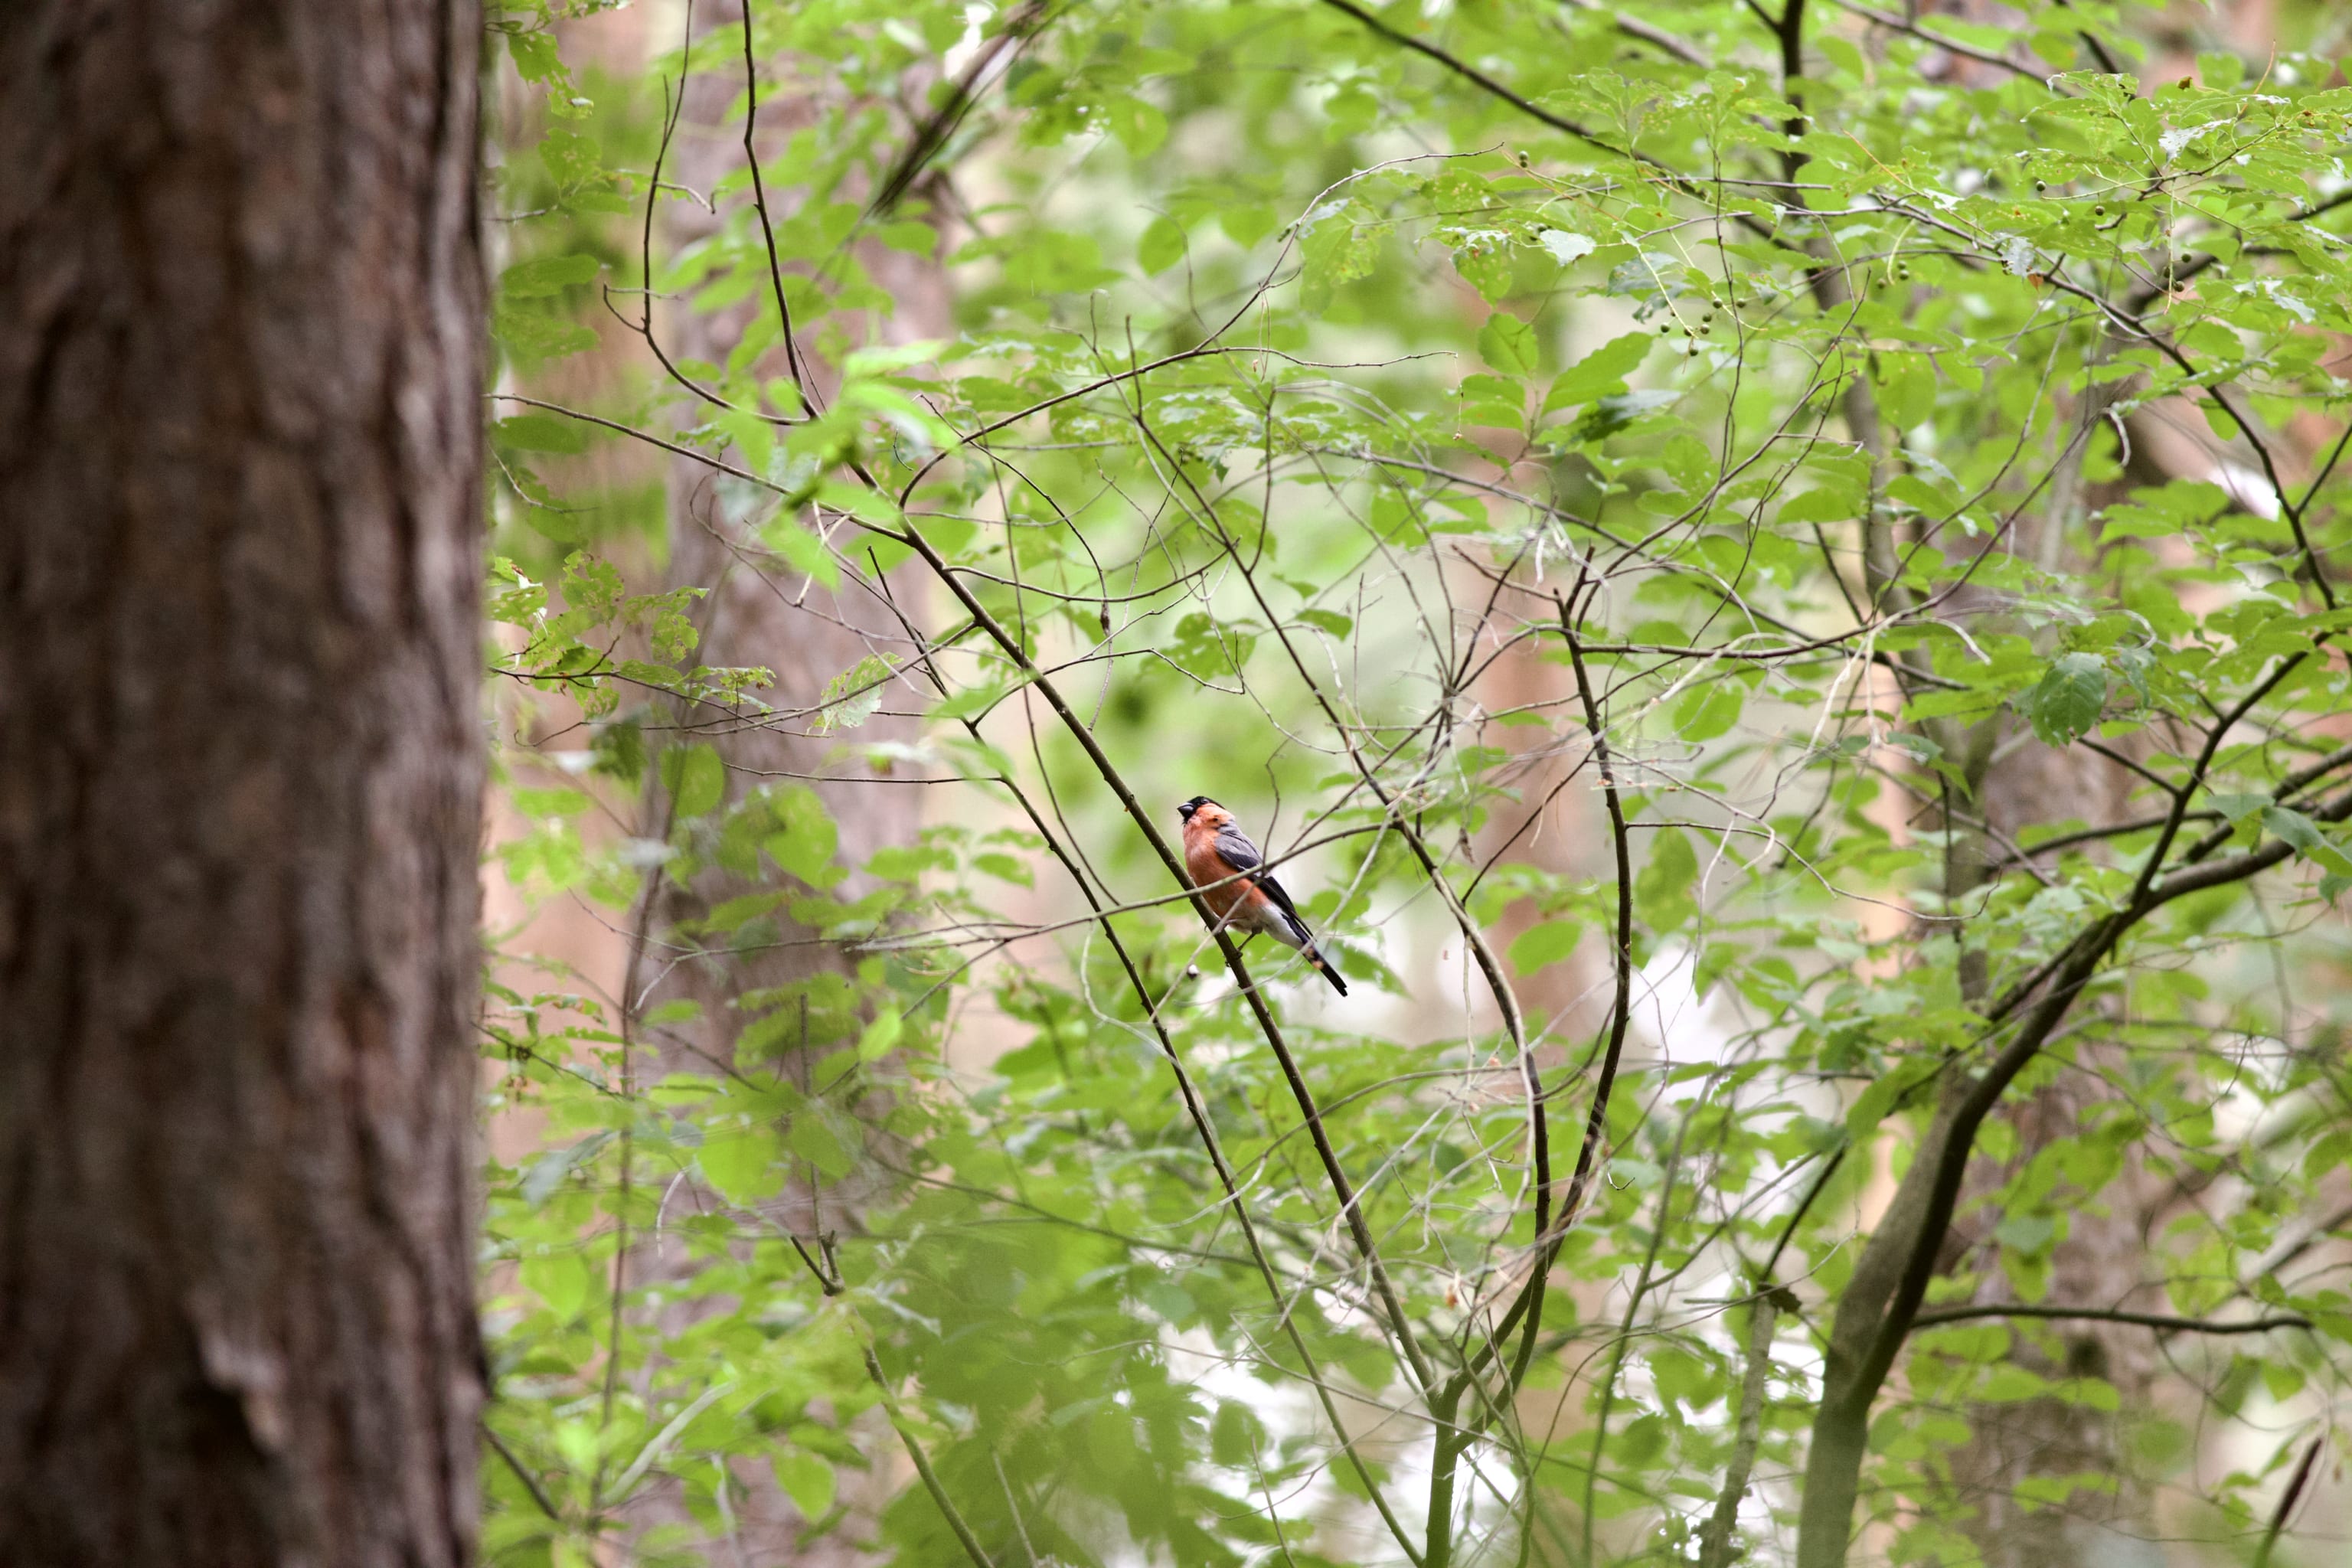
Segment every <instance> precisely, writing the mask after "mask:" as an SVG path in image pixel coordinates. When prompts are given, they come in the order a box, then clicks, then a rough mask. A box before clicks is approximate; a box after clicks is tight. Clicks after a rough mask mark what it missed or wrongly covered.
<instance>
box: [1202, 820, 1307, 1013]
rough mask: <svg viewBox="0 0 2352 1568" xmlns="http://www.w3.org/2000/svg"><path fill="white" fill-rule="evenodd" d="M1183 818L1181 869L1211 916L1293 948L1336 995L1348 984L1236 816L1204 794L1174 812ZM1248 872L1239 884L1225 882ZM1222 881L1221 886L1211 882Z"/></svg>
mask: <svg viewBox="0 0 2352 1568" xmlns="http://www.w3.org/2000/svg"><path fill="white" fill-rule="evenodd" d="M1176 815H1177V816H1181V817H1182V818H1183V819H1184V868H1185V869H1186V870H1187V871H1190V872H1191V873H1192V880H1193V882H1194V883H1195V884H1196V885H1198V886H1199V887H1200V888H1201V889H1202V893H1201V897H1202V900H1204V901H1205V902H1206V903H1207V904H1208V906H1209V912H1210V913H1211V914H1213V915H1215V916H1216V917H1217V919H1218V920H1219V921H1222V922H1223V923H1224V924H1226V925H1228V926H1230V927H1232V928H1233V929H1234V930H1235V931H1241V932H1243V933H1244V935H1246V934H1247V933H1249V932H1251V931H1264V932H1265V934H1266V935H1268V936H1270V937H1272V938H1274V940H1275V941H1276V942H1280V943H1282V945H1283V946H1285V947H1294V948H1297V950H1298V951H1299V952H1303V953H1305V954H1306V955H1307V963H1311V964H1313V965H1314V966H1315V973H1318V974H1320V975H1321V976H1322V977H1323V978H1324V979H1326V980H1328V981H1329V982H1330V983H1331V989H1332V990H1334V991H1337V992H1338V993H1339V994H1340V995H1342V996H1345V995H1346V994H1348V983H1347V982H1346V981H1344V980H1342V979H1340V978H1339V971H1338V970H1337V969H1334V968H1333V967H1332V966H1331V965H1330V964H1329V963H1327V962H1325V960H1324V957H1323V955H1322V954H1321V953H1319V952H1316V951H1315V933H1314V932H1313V931H1308V930H1307V922H1306V921H1302V920H1300V919H1299V918H1298V907H1297V905H1296V904H1293V903H1292V902H1291V901H1290V895H1289V894H1288V893H1286V892H1285V891H1284V890H1283V887H1282V884H1281V883H1279V882H1277V881H1276V880H1275V879H1274V874H1273V873H1272V872H1270V871H1263V870H1260V869H1259V868H1260V867H1262V866H1264V865H1265V856H1263V855H1261V854H1259V853H1258V852H1257V846H1256V845H1255V844H1253V843H1251V842H1250V841H1249V839H1248V837H1247V836H1245V835H1244V833H1243V832H1242V830H1241V829H1240V828H1239V827H1238V826H1235V825H1234V814H1233V813H1232V812H1230V811H1227V810H1226V809H1225V808H1224V807H1223V806H1222V805H1218V804H1217V803H1216V802H1215V801H1213V800H1211V799H1210V798H1209V797H1208V796H1207V795H1194V796H1193V797H1192V799H1190V800H1188V801H1186V802H1185V803H1184V804H1183V805H1180V806H1178V807H1177V808H1176ZM1243 872H1247V873H1249V875H1248V876H1247V878H1246V879H1244V880H1241V881H1228V880H1226V879H1228V878H1231V877H1234V876H1237V875H1239V874H1240V873H1243ZM1215 882H1223V884H1224V885H1223V887H1212V886H1211V885H1210V884H1212V883H1215Z"/></svg>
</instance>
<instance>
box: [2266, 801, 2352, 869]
mask: <svg viewBox="0 0 2352 1568" xmlns="http://www.w3.org/2000/svg"><path fill="white" fill-rule="evenodd" d="M2263 827H2265V828H2267V829H2268V830H2269V831H2270V832H2271V833H2273V835H2275V836H2276V837H2279V838H2280V839H2282V840H2284V842H2286V843H2288V844H2291V845H2293V846H2294V851H2295V853H2296V854H2298V855H2300V856H2302V857H2303V858H2305V859H2306V860H2309V861H2311V862H2312V863H2313V864H2315V865H2317V866H2321V867H2324V868H2326V869H2327V870H2329V871H2331V872H2333V873H2335V874H2336V876H2338V877H2352V858H2347V857H2346V855H2345V853H2344V851H2342V850H2341V849H2338V848H2337V847H2336V846H2335V845H2333V844H2330V843H2329V842H2328V841H2327V840H2326V838H2325V837H2321V835H2320V831H2319V825H2318V824H2316V823H2315V822H2313V821H2312V820H2311V818H2309V817H2307V816H2304V815H2303V813H2301V812H2299V811H2292V810H2289V809H2288V808H2287V807H2285V806H2283V805H2266V806H2264V807H2263Z"/></svg>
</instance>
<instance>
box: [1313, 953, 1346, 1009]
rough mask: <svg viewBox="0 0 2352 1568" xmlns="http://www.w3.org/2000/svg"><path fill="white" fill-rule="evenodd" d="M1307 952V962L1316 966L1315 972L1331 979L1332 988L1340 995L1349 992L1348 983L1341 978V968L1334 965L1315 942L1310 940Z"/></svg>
mask: <svg viewBox="0 0 2352 1568" xmlns="http://www.w3.org/2000/svg"><path fill="white" fill-rule="evenodd" d="M1305 952H1306V954H1307V963H1311V964H1313V965H1314V966H1315V973H1318V974H1319V975H1321V976H1322V977H1323V978H1324V979H1326V980H1328V981H1329V982H1330V983H1331V989H1332V990H1334V991H1337V992H1338V993H1339V994H1340V995H1342V996H1345V995H1346V994H1348V983H1347V982H1346V981H1344V980H1342V979H1340V978H1339V969H1338V968H1337V967H1336V966H1335V965H1333V964H1332V963H1331V962H1330V961H1329V960H1328V959H1327V958H1325V957H1324V956H1323V955H1322V953H1320V952H1318V951H1317V950H1316V947H1315V944H1314V943H1313V942H1308V943H1307V946H1306V949H1305Z"/></svg>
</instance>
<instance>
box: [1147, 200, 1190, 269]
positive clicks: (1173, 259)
mask: <svg viewBox="0 0 2352 1568" xmlns="http://www.w3.org/2000/svg"><path fill="white" fill-rule="evenodd" d="M1135 259H1136V261H1137V262H1138V263H1139V265H1140V266H1141V267H1142V268H1143V269H1144V270H1145V271H1146V272H1151V273H1160V272H1165V271H1167V270H1168V269H1169V268H1171V267H1173V266H1175V265H1176V264H1177V263H1178V262H1180V261H1181V260H1183V259H1184V229H1183V226H1182V225H1181V224H1179V223H1177V222H1176V220H1175V219H1173V218H1171V217H1169V216H1166V215H1165V214H1162V215H1161V216H1158V217H1155V218H1153V219H1152V220H1151V221H1150V223H1148V224H1146V225H1144V226H1143V237H1141V238H1140V239H1139V240H1137V241H1136V242H1135Z"/></svg>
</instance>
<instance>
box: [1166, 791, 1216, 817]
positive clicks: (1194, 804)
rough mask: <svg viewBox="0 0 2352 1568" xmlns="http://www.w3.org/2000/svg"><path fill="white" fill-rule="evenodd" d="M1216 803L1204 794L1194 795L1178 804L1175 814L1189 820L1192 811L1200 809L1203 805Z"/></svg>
mask: <svg viewBox="0 0 2352 1568" xmlns="http://www.w3.org/2000/svg"><path fill="white" fill-rule="evenodd" d="M1215 804H1216V803H1215V802H1214V801H1213V800H1211V799H1210V798H1209V797H1208V796H1207V795H1194V796H1193V797H1192V799H1190V800H1188V801H1186V802H1185V803H1184V804H1183V805H1180V806H1178V807H1177V808H1176V815H1177V816H1181V817H1182V818H1183V819H1184V820H1185V821H1187V822H1190V821H1192V814H1193V813H1194V812H1196V811H1198V810H1200V809H1201V808H1202V806H1204V805H1215Z"/></svg>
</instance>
